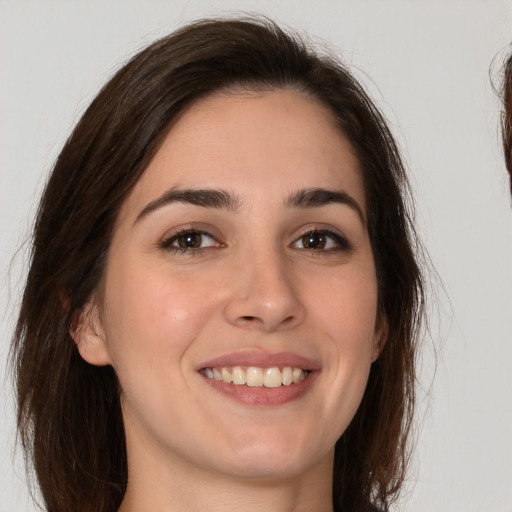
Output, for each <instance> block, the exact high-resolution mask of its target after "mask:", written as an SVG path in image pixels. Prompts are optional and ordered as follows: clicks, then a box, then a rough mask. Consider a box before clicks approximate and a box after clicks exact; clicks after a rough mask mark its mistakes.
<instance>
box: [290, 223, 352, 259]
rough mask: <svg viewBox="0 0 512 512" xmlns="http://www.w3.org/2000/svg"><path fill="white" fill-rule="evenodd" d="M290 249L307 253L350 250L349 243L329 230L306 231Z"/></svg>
mask: <svg viewBox="0 0 512 512" xmlns="http://www.w3.org/2000/svg"><path fill="white" fill-rule="evenodd" d="M292 247H294V248H295V249H307V250H309V251H312V250H317V251H322V252H323V253H328V252H333V251H349V250H351V249H352V246H351V244H350V242H349V241H348V240H347V239H346V238H345V237H344V236H343V235H341V234H339V233H335V232H334V231H332V230H329V229H322V230H318V231H316V230H311V231H308V232H307V233H304V234H303V235H302V236H301V237H300V238H299V239H298V240H297V241H296V242H294V243H293V244H292Z"/></svg>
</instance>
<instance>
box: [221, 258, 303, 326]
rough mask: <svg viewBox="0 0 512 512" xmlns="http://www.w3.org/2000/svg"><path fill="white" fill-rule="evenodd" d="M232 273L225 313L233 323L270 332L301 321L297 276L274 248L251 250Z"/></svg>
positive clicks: (301, 313) (301, 309)
mask: <svg viewBox="0 0 512 512" xmlns="http://www.w3.org/2000/svg"><path fill="white" fill-rule="evenodd" d="M231 275H232V277H231V279H232V293H231V295H230V298H229V300H228V302H227V304H226V307H225V316H226V319H227V321H228V322H229V323H231V324H232V325H235V326H239V327H245V328H250V329H257V330H261V331H264V332H272V331H278V330H282V329H290V328H293V327H295V326H297V325H299V324H301V323H302V322H303V320H304V318H305V315H306V309H305V307H304V304H303V302H302V301H301V299H300V297H299V294H298V293H297V292H298V290H297V288H298V276H296V275H295V273H294V271H293V269H292V268H290V266H289V265H287V264H286V261H285V258H284V257H281V256H280V255H279V254H278V253H277V251H276V252H271V251H268V253H265V254H261V253H257V254H255V253H252V255H251V256H250V257H249V258H246V259H245V260H244V261H243V265H240V266H237V267H236V268H234V269H233V273H232V274H231Z"/></svg>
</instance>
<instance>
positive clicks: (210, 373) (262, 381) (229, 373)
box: [200, 366, 311, 388]
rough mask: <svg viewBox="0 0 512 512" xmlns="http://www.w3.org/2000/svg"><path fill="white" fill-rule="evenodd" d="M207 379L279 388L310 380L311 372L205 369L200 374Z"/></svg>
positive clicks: (278, 369) (297, 369)
mask: <svg viewBox="0 0 512 512" xmlns="http://www.w3.org/2000/svg"><path fill="white" fill-rule="evenodd" d="M200 373H201V374H202V375H204V376H205V377H206V378H207V379H210V380H214V381H218V382H224V383H226V384H234V385H235V386H245V387H251V388H258V387H263V388H279V387H281V386H291V385H292V384H299V383H301V382H302V381H304V380H305V379H307V378H308V376H309V374H310V373H311V372H310V371H309V370H305V369H303V368H297V367H292V366H284V367H278V366H272V367H269V368H262V367H258V366H248V367H242V366H234V367H226V366H222V367H211V368H203V369H202V370H201V372H200Z"/></svg>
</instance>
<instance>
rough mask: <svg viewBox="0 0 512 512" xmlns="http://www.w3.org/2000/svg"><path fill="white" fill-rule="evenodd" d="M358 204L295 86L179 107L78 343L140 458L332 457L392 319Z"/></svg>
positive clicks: (321, 116)
mask: <svg viewBox="0 0 512 512" xmlns="http://www.w3.org/2000/svg"><path fill="white" fill-rule="evenodd" d="M365 219H366V206H365V197H364V192H363V184H362V181H361V173H360V170H359V166H358V160H357V158H356V157H355V155H354V152H353V150H352V148H351V146H350V144H349V142H348V141H347V140H346V139H345V138H344V137H343V135H341V134H340V132H339V130H338V129H337V128H336V126H335V123H334V120H333V119H332V117H331V115H330V113H329V112H328V111H327V110H326V109H325V108H324V107H322V106H321V105H319V104H318V103H317V102H315V101H314V100H312V99H311V98H308V97H307V96H305V95H304V94H301V93H298V92H295V91H290V90H277V91H273V92H268V93H262V94H256V93H247V92H246V93H240V94H238V93H236V94H235V93H232V94H230V95H220V94H219V95H215V96H210V97H208V98H206V99H204V100H201V101H199V102H197V103H195V104H194V105H193V106H192V107H191V108H190V109H189V110H188V111H187V112H185V113H184V114H183V115H182V116H181V117H180V119H179V120H178V121H177V123H176V124H175V125H174V126H173V128H172V129H171V131H170V132H169V134H168V135H167V137H166V139H165V140H164V143H163V145H162V147H161V148H160V150H159V151H158V152H157V154H156V156H155V157H154V159H153V160H152V161H151V163H150V165H149V166H148V168H147V170H146V171H145V173H144V174H143V176H142V177H141V179H140V180H139V182H138V183H137V184H136V186H135V187H134V189H133V191H132V192H131V194H130V195H129V197H128V198H127V199H126V201H125V203H124V205H123V207H122V209H121V211H120V214H119V218H118V219H117V224H116V228H115V231H114V234H113V238H112V244H111V248H110V252H109V257H108V261H107V265H106V271H105V272H106V273H105V277H104V282H103V287H102V294H103V296H102V300H101V301H100V302H101V311H100V312H99V315H98V317H96V320H94V319H92V320H91V318H89V320H90V321H89V323H88V325H89V327H88V328H87V329H85V330H84V331H83V332H85V333H86V336H85V341H83V340H82V342H79V343H78V345H79V349H80V351H81V353H82V355H83V357H84V358H85V359H86V360H88V361H89V362H91V363H93V364H99V365H101V364H111V365H112V366H113V367H114V369H115V371H116V374H117V376H118V378H119V383H120V389H121V401H122V407H123V417H124V422H125V429H126V435H127V446H128V456H129V461H130V463H131V464H132V467H135V465H136V464H139V463H140V464H143V462H142V461H146V462H147V463H148V465H149V464H151V465H152V467H154V468H159V469H158V471H166V470H167V469H168V468H170V467H172V468H176V467H183V468H188V470H191V471H208V472H210V473H211V472H212V471H213V472H215V473H217V474H218V473H222V474H225V475H236V476H237V477H242V478H243V477H248V478H277V477H293V476H297V475H300V474H303V473H304V472H306V471H308V470H310V469H312V468H315V467H329V468H330V465H331V463H332V455H333V447H334V444H335V442H336V440H337V439H338V438H339V437H340V435H341V434H342V433H343V431H344V430H345V428H346V427H347V425H348V424H349V423H350V421H351V419H352V418H353V416H354V414H355V412H356V409H357V408H358V405H359V403H360V401H361V398H362V395H363V392H364V389H365V386H366V382H367V378H368V373H369V369H370V365H371V363H372V361H374V360H375V359H376V357H377V355H378V351H379V348H380V346H381V344H382V342H383V339H382V338H383V335H382V334H381V331H383V330H385V329H380V328H379V326H378V325H379V324H378V322H376V307H377V283H376V277H375V268H374V262H373V257H372V251H371V247H370V241H369V238H368V232H367V229H366V221H365ZM92 316H94V315H92ZM233 379H234V380H235V382H230V381H232V380H233ZM244 382H246V383H245V384H244ZM164 468H167V469H164Z"/></svg>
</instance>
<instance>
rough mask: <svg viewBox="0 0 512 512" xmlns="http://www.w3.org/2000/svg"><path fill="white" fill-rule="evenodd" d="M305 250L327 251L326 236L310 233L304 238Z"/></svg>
mask: <svg viewBox="0 0 512 512" xmlns="http://www.w3.org/2000/svg"><path fill="white" fill-rule="evenodd" d="M301 240H302V246H303V247H304V249H325V242H326V240H325V236H324V235H323V234H322V233H308V234H307V235H304V236H303V237H302V239H301Z"/></svg>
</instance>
